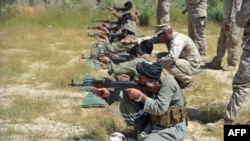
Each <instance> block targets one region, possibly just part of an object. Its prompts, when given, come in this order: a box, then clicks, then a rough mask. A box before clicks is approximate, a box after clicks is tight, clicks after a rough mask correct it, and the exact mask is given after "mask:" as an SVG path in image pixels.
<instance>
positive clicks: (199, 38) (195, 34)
mask: <svg viewBox="0 0 250 141" xmlns="http://www.w3.org/2000/svg"><path fill="white" fill-rule="evenodd" d="M206 21H207V18H206V17H197V18H192V17H191V16H189V17H188V35H189V37H190V38H191V39H192V40H193V41H194V42H195V43H196V45H197V48H198V50H199V52H200V55H206V51H207V40H206V36H205V27H206Z"/></svg>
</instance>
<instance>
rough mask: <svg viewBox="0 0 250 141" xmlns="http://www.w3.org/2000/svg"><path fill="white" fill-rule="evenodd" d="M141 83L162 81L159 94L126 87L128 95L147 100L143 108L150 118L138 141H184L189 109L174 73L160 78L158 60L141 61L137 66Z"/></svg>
mask: <svg viewBox="0 0 250 141" xmlns="http://www.w3.org/2000/svg"><path fill="white" fill-rule="evenodd" d="M136 71H137V72H138V78H139V80H138V83H139V84H141V85H148V86H153V85H155V84H160V85H161V88H160V90H159V92H158V93H157V94H154V95H152V94H151V95H147V93H143V92H142V91H140V90H138V89H135V88H129V89H126V91H127V93H128V95H129V97H130V98H131V99H135V100H136V101H138V102H142V103H144V107H143V110H144V111H145V112H147V113H148V114H150V121H149V123H148V124H147V126H146V127H145V129H144V130H143V131H142V132H140V133H139V134H138V136H137V139H138V140H139V141H183V140H184V137H185V133H186V125H187V124H186V123H187V121H186V119H187V109H186V107H185V101H184V97H183V95H182V91H181V89H180V87H179V85H178V83H177V82H176V80H175V79H174V77H173V76H165V77H164V78H162V80H161V79H160V78H161V72H162V67H161V66H160V65H159V64H158V63H149V62H140V63H138V64H137V65H136Z"/></svg>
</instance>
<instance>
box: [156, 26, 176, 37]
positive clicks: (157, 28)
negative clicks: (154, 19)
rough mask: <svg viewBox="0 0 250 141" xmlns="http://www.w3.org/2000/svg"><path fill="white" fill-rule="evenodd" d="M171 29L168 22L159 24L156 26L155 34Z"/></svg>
mask: <svg viewBox="0 0 250 141" xmlns="http://www.w3.org/2000/svg"><path fill="white" fill-rule="evenodd" d="M167 30H171V31H172V28H171V26H170V25H169V24H160V25H157V26H156V30H155V35H159V34H160V33H162V32H163V31H167Z"/></svg>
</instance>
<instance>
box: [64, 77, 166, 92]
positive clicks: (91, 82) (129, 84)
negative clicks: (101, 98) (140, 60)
mask: <svg viewBox="0 0 250 141" xmlns="http://www.w3.org/2000/svg"><path fill="white" fill-rule="evenodd" d="M69 86H72V87H89V86H93V87H96V88H118V89H127V88H137V89H139V90H141V91H146V92H151V93H158V92H159V90H160V87H161V85H160V84H157V85H155V86H152V87H150V86H145V85H140V84H137V83H136V82H135V81H113V80H111V79H109V78H103V79H101V80H95V79H86V80H84V81H83V82H81V83H78V84H77V83H75V82H74V80H73V79H72V80H71V83H70V84H69Z"/></svg>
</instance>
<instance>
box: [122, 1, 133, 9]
mask: <svg viewBox="0 0 250 141" xmlns="http://www.w3.org/2000/svg"><path fill="white" fill-rule="evenodd" d="M124 7H125V8H126V7H128V9H130V8H132V7H133V4H132V2H131V1H127V2H125V3H124Z"/></svg>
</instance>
